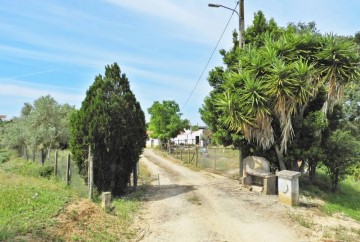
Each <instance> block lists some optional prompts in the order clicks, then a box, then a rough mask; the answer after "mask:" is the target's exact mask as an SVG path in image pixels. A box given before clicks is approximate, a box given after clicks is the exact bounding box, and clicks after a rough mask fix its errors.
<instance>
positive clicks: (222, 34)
mask: <svg viewBox="0 0 360 242" xmlns="http://www.w3.org/2000/svg"><path fill="white" fill-rule="evenodd" d="M238 4H239V2H237V3H236V5H235V7H234V9H236V7H237V5H238ZM234 12H235V11H233V12H232V13H231V16H230V18H229V20H228V22H227V23H226V26H225V28H224V30H223V32H222V33H221V35H220V38H219V40H218V42H217V43H216V45H215V48H214V50H213V52H212V53H211V55H210V58H209V60H208V61H207V63H206V65H205V67H204V69H203V71H202V72H201V75H200V77H199V79H198V80H197V82H196V84H195V86H194V87H193V89H192V90H191V92H190V94H189V96H188V98H187V99H186V101H185V103H184V105H183V107H182V110H184V107H185V105H186V104H187V102H188V101H189V99H190V97H191V95H192V94H193V93H194V91H195V89H196V87H197V85H198V84H199V82H200V80H201V78H202V76H203V75H204V73H205V71H206V68H207V67H208V65H209V63H210V61H211V59H212V57H213V56H214V53H215V51H216V49H217V48H218V46H219V43H220V41H221V39H222V37H223V36H224V33H225V31H226V29H227V27H228V26H229V23H230V21H231V18H232V16H233V15H234Z"/></svg>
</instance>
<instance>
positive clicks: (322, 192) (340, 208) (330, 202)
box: [302, 168, 360, 221]
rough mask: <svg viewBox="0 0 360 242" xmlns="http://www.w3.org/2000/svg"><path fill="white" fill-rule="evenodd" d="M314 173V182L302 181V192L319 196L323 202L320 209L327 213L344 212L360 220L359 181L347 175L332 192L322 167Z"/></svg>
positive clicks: (328, 179)
mask: <svg viewBox="0 0 360 242" xmlns="http://www.w3.org/2000/svg"><path fill="white" fill-rule="evenodd" d="M316 175H317V176H316V181H315V183H314V184H310V183H308V182H306V181H302V190H303V191H302V193H303V194H304V195H306V196H312V197H320V198H321V199H322V200H323V201H324V202H325V204H324V205H323V206H322V207H321V210H322V211H323V212H325V213H327V214H335V213H338V214H344V215H346V216H348V217H351V218H353V219H355V220H357V221H360V203H359V201H360V182H359V181H355V180H354V179H353V178H352V177H348V178H347V179H346V180H344V181H341V182H340V183H339V189H338V192H336V193H332V192H331V188H330V184H331V183H330V178H329V177H328V175H327V174H326V173H325V170H324V168H320V169H318V171H317V174H316Z"/></svg>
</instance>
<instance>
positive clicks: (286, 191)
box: [276, 170, 301, 206]
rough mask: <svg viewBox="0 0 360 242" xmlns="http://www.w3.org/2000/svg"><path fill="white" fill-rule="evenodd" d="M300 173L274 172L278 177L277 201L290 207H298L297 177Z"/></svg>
mask: <svg viewBox="0 0 360 242" xmlns="http://www.w3.org/2000/svg"><path fill="white" fill-rule="evenodd" d="M300 175H301V173H300V172H296V171H289V170H282V171H278V172H276V176H278V192H279V201H280V202H282V203H284V204H288V205H290V206H297V205H299V176H300Z"/></svg>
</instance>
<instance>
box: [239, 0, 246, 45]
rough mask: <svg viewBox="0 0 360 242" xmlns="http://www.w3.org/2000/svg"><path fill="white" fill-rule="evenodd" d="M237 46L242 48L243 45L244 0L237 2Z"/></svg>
mask: <svg viewBox="0 0 360 242" xmlns="http://www.w3.org/2000/svg"><path fill="white" fill-rule="evenodd" d="M239 13H240V14H239V46H240V48H244V46H245V36H244V32H245V16H244V0H240V4H239Z"/></svg>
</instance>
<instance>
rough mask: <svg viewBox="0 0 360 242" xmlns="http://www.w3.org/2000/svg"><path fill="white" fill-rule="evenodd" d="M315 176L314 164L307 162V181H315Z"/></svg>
mask: <svg viewBox="0 0 360 242" xmlns="http://www.w3.org/2000/svg"><path fill="white" fill-rule="evenodd" d="M315 175H316V162H314V161H310V162H309V179H310V181H312V182H313V181H315Z"/></svg>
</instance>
